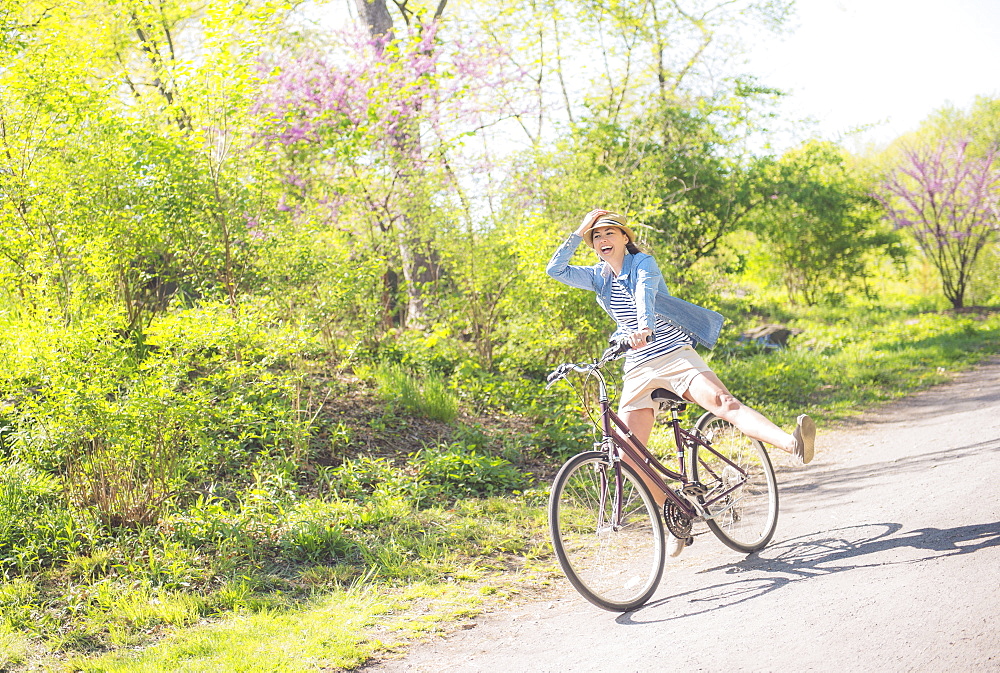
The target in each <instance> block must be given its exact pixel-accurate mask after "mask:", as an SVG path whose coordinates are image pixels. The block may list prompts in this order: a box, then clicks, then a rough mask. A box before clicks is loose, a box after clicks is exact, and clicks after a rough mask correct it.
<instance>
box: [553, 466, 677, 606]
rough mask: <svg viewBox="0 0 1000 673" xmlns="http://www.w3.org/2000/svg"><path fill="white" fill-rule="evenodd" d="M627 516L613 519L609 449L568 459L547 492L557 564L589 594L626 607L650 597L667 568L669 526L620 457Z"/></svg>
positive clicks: (600, 601)
mask: <svg viewBox="0 0 1000 673" xmlns="http://www.w3.org/2000/svg"><path fill="white" fill-rule="evenodd" d="M619 465H620V467H621V476H622V490H621V518H620V521H619V523H617V524H616V523H615V521H616V520H615V491H616V488H615V468H614V466H612V465H611V464H610V463H609V461H608V458H607V456H606V455H605V454H604V453H600V452H597V451H590V452H587V453H581V454H579V455H577V456H574V457H573V458H571V459H569V461H567V462H566V464H565V465H563V467H562V469H561V470H559V474H558V475H556V478H555V482H554V483H553V485H552V493H551V495H550V496H549V530H550V532H551V535H552V546H553V547H554V548H555V552H556V556H557V557H558V558H559V565H560V566H562V569H563V572H564V573H566V577H567V578H568V579H569V581H570V582H571V583H572V584H573V586H574V587H575V588H576V590H577V591H579V592H580V593H581V594H582V595H583V597H584V598H586V599H587V600H588V601H590V602H591V603H593V604H594V605H597V606H598V607H601V608H604V609H605V610H612V611H617V612H625V611H626V610H632V609H634V608H637V607H639V606H640V605H642V604H643V603H645V602H646V601H648V600H649V598H650V596H652V595H653V592H654V591H656V586H657V585H658V584H659V582H660V576H661V575H662V574H663V554H664V540H663V526H662V524H661V522H660V517H659V514H658V509H657V507H656V503H655V502H654V501H653V497H652V496H651V495H650V493H649V490H648V489H647V488H646V486H645V484H644V483H643V482H642V480H641V479H640V478H639V476H638V475H637V474H636V473H635V471H634V470H633V469H632V468H631V467H630V466H628V465H627V464H625V463H624V462H622V463H619Z"/></svg>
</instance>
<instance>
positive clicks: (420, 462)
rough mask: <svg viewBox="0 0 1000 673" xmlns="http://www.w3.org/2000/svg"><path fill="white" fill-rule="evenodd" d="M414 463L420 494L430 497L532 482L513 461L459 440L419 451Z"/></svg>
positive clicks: (505, 488)
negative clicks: (481, 450)
mask: <svg viewBox="0 0 1000 673" xmlns="http://www.w3.org/2000/svg"><path fill="white" fill-rule="evenodd" d="M413 463H414V464H416V465H417V466H418V473H417V479H418V480H419V481H420V483H421V486H422V488H421V489H420V495H421V496H426V497H431V498H444V499H449V500H454V499H457V498H463V497H476V496H490V495H498V494H500V493H507V492H510V491H514V490H520V489H523V488H526V487H527V486H528V484H529V480H528V478H527V477H526V475H524V474H523V473H522V472H521V471H520V470H518V469H517V468H516V467H514V466H513V465H512V464H511V463H510V461H508V460H506V459H504V458H498V457H496V456H490V455H487V454H485V453H482V452H480V451H478V450H477V449H476V448H475V447H474V446H471V447H470V446H468V445H465V444H460V443H458V444H452V445H450V446H442V447H437V448H435V449H429V450H428V449H425V450H423V451H420V452H419V453H417V454H416V455H415V456H414V457H413Z"/></svg>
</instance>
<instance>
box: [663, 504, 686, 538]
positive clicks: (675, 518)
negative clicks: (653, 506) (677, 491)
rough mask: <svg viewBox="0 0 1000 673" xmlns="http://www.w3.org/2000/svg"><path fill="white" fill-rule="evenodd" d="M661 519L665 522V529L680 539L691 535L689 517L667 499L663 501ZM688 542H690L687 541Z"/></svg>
mask: <svg viewBox="0 0 1000 673" xmlns="http://www.w3.org/2000/svg"><path fill="white" fill-rule="evenodd" d="M663 520H664V521H665V522H666V524H667V530H669V531H670V533H671V534H672V535H673V536H674V537H676V538H680V539H681V540H685V539H690V537H691V517H689V516H688V515H687V513H686V512H685V511H684V510H682V509H681V508H680V507H678V506H677V505H675V504H674V503H673V502H670V501H669V500H668V501H667V502H665V503H663ZM688 544H690V542H688Z"/></svg>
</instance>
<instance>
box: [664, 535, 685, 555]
mask: <svg viewBox="0 0 1000 673" xmlns="http://www.w3.org/2000/svg"><path fill="white" fill-rule="evenodd" d="M687 544H688V541H687V540H686V539H684V538H679V537H675V536H674V534H673V533H671V532H670V531H667V556H680V555H681V552H682V551H684V547H686V546H687Z"/></svg>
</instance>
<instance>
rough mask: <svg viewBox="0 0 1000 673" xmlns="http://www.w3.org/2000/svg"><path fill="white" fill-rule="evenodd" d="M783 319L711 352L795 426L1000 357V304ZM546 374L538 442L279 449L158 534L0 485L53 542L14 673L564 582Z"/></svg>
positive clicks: (306, 640) (513, 407)
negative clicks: (292, 456)
mask: <svg viewBox="0 0 1000 673" xmlns="http://www.w3.org/2000/svg"><path fill="white" fill-rule="evenodd" d="M783 317H784V318H785V322H786V323H787V324H789V325H791V326H793V327H796V328H798V329H800V330H802V332H801V333H800V334H799V335H798V336H796V337H795V338H794V339H793V340H792V342H791V345H790V347H789V348H788V349H786V350H783V351H778V352H770V353H760V352H756V351H753V350H752V349H744V348H739V347H736V346H735V345H732V346H730V347H728V348H727V347H725V346H723V347H720V348H719V349H718V350H717V351H715V352H713V353H712V354H711V355H710V356H709V357H710V360H711V364H712V366H713V367H714V368H715V369H716V370H717V371H718V372H719V374H720V376H721V377H722V379H723V381H725V382H726V383H727V384H728V385H729V387H730V388H731V389H732V390H733V392H734V393H735V394H737V396H739V397H741V398H743V399H744V400H745V401H747V402H748V403H750V404H752V405H754V406H756V407H757V408H759V409H761V410H762V411H764V412H765V413H767V414H768V415H770V416H771V417H773V418H774V419H775V420H776V421H778V422H779V423H790V422H791V419H792V418H793V417H794V415H795V414H797V413H801V412H802V411H808V412H810V413H812V414H814V415H816V416H817V417H818V418H819V419H821V420H820V422H821V427H822V424H823V423H824V422H831V421H835V420H837V419H841V418H847V417H849V416H851V415H853V414H856V413H858V412H860V411H863V410H865V409H867V408H869V407H870V406H871V405H873V404H877V403H879V402H882V401H886V400H891V399H894V398H897V397H899V396H902V395H906V394H908V393H911V392H913V391H915V390H917V389H919V388H922V387H926V386H927V385H930V384H933V383H937V382H940V381H943V380H946V379H947V378H949V377H950V376H951V375H953V373H954V372H956V371H959V370H962V369H966V368H968V367H971V366H973V365H974V364H975V363H976V362H978V361H979V360H981V359H982V358H984V357H987V356H989V355H991V354H994V353H997V352H1000V315H996V314H991V315H980V316H976V315H958V316H954V315H949V314H938V313H916V312H907V311H887V310H872V311H867V312H858V311H856V310H855V311H848V310H843V311H832V310H827V311H822V312H821V311H800V312H798V313H788V314H787V315H785V316H783ZM393 376H397V378H396V379H392V378H391V377H390V378H386V379H385V381H386V382H387V385H388V386H390V387H391V386H395V387H394V388H393V389H395V390H397V391H400V390H404V391H405V390H406V388H405V386H407V385H412V386H415V388H413V389H412V390H414V391H416V392H414V393H413V394H414V395H416V396H417V397H419V396H420V394H422V393H421V392H420V391H421V390H422V389H423V390H426V382H425V381H423V380H421V379H417V378H414V377H413V376H411V375H409V374H406V373H405V372H402V370H400V371H399V372H397V373H394V374H393ZM393 380H394V381H395V383H392V381H393ZM407 381H408V382H407ZM523 383H524V382H523V381H522V384H523ZM529 383H530V382H529ZM532 385H536V386H537V384H532ZM532 385H520V386H518V387H514V386H511V387H510V388H509V390H521V391H523V392H521V393H518V394H517V395H512V396H510V397H509V398H508V399H506V400H505V401H506V402H507V403H508V404H509V408H508V409H507V413H514V412H516V411H517V409H518V408H522V409H530V410H531V411H530V412H529V413H530V414H531V416H522V417H518V416H516V415H514V416H512V417H511V418H512V420H515V421H516V420H518V419H520V422H521V423H522V425H520V426H519V427H520V428H521V430H520V432H521V434H519V435H517V434H510V433H508V434H507V435H505V436H504V437H503V438H502V441H500V446H495V445H491V444H490V442H491V441H492V440H491V438H490V435H489V433H487V432H486V431H484V430H476V429H466V430H463V431H462V432H460V433H459V434H457V435H456V436H454V437H452V439H451V441H450V442H449V443H447V444H442V445H437V446H426V447H423V448H422V449H421V450H414V451H413V453H411V454H409V455H406V456H395V457H391V456H373V455H368V454H364V453H362V454H360V455H353V456H352V457H350V458H348V459H346V460H345V461H344V462H342V463H340V464H338V465H327V466H323V465H310V466H308V470H302V471H299V472H296V471H295V470H293V469H291V468H289V467H288V465H287V463H285V462H282V461H281V460H277V459H274V460H272V461H271V462H268V461H266V460H263V459H262V460H260V461H258V462H257V463H255V464H254V465H253V466H252V468H248V471H249V470H250V469H252V471H253V479H252V480H251V481H249V482H248V483H246V484H244V485H243V486H238V485H237V484H228V485H221V484H220V485H218V487H216V486H213V489H216V488H217V491H218V492H217V493H216V492H215V491H212V492H211V493H208V494H206V495H204V496H202V497H200V498H199V499H198V500H197V501H194V502H187V503H185V504H183V506H182V505H180V504H175V505H174V506H172V507H171V508H170V510H169V511H168V512H167V513H166V514H165V515H164V516H163V517H162V518H161V520H160V521H158V522H157V524H156V525H154V526H149V527H145V528H139V529H134V530H121V531H117V532H115V534H114V535H109V534H108V531H104V532H102V530H101V529H100V528H97V527H94V526H95V524H93V522H90V523H87V521H88V520H86V517H83V513H85V511H84V510H77V509H74V508H73V507H71V506H70V505H69V504H67V503H66V502H63V501H62V500H60V499H59V498H58V497H56V496H57V495H58V493H57V490H53V489H54V488H55V486H54V482H52V481H51V480H49V479H47V478H41V477H38V476H37V475H35V473H34V472H31V471H25V468H23V467H19V466H17V465H13V464H12V465H9V466H8V467H7V468H5V469H6V471H5V472H3V473H0V481H3V479H2V477H3V474H6V475H7V476H8V481H7V482H6V486H5V485H4V484H3V483H0V493H6V494H7V496H5V497H8V498H9V499H10V498H14V499H15V500H16V501H17V502H18V503H21V507H22V508H24V507H29V505H30V507H31V508H33V509H31V512H33V514H32V516H31V517H30V520H31V521H33V522H35V523H33V524H32V526H31V527H25V526H23V525H21V523H18V522H17V521H14V520H10V521H7V522H6V524H4V526H6V527H4V526H0V530H6V531H7V533H5V535H7V536H8V537H9V538H10V540H9V541H11V542H12V541H13V540H14V537H16V536H18V535H21V536H30V537H32V539H33V540H35V542H36V543H37V544H36V546H34V547H33V546H31V545H24V544H21V545H19V546H18V547H17V548H20V549H37V550H39V551H37V552H33V553H35V554H36V556H34V557H32V559H27V558H26V560H25V561H24V564H23V565H21V566H8V568H7V571H6V572H7V575H6V578H5V579H3V580H0V615H2V617H0V669H4V670H5V669H11V670H18V669H19V668H25V669H26V668H50V669H60V668H69V669H75V670H87V671H98V670H100V671H114V670H129V671H134V670H149V671H154V670H155V671H160V670H199V671H200V670H220V671H229V670H232V671H238V670H259V669H262V668H263V669H266V670H276V671H300V670H319V669H328V670H337V669H350V668H354V667H357V666H359V665H361V664H362V663H363V662H365V661H366V660H368V659H369V658H370V657H372V656H376V655H380V656H381V655H386V656H391V655H393V654H394V653H398V652H401V651H404V650H405V648H406V644H407V643H408V642H410V641H412V640H413V639H419V638H423V637H426V636H427V635H429V634H435V633H439V632H441V631H442V630H445V629H447V628H448V625H449V624H453V623H454V622H455V621H460V620H463V619H467V618H468V617H469V616H471V615H473V614H475V613H476V612H477V611H478V610H480V609H482V607H483V605H484V604H486V603H487V602H491V601H497V600H504V599H506V598H507V597H508V596H511V595H516V594H517V592H518V591H520V590H521V589H522V588H523V587H534V586H540V585H544V584H545V583H547V582H549V581H553V579H554V578H556V577H557V576H558V573H556V572H555V568H554V560H553V558H552V555H551V551H550V548H549V544H548V539H547V538H548V531H547V527H546V521H545V510H544V504H545V497H546V484H544V483H542V484H541V485H540V486H535V487H533V486H532V484H531V482H530V480H529V479H526V478H525V477H524V474H523V469H524V468H525V464H523V463H520V462H515V463H514V464H511V463H509V462H507V461H506V460H502V459H500V458H499V455H505V456H510V457H511V458H512V459H514V460H515V461H520V460H521V459H522V458H530V459H531V460H534V461H539V460H541V461H544V462H545V464H546V465H547V466H548V469H550V470H551V469H553V468H555V467H556V466H557V465H558V462H559V457H558V456H560V455H565V454H569V453H573V452H576V451H579V450H582V449H586V448H589V441H590V432H589V431H588V430H587V421H586V419H585V418H584V417H583V416H582V415H580V414H579V413H577V412H576V411H575V410H574V411H573V412H572V413H567V412H566V411H565V410H566V408H567V407H566V405H567V403H572V401H573V396H574V394H575V393H573V392H572V391H571V389H570V388H569V387H564V388H563V389H562V390H563V393H562V395H563V397H562V398H559V397H558V396H557V395H556V394H555V393H557V392H558V391H557V389H552V390H550V391H549V392H548V393H546V395H547V397H542V396H541V394H540V393H532V390H533V388H532ZM421 386H423V388H421ZM448 394H449V395H453V394H454V393H451V392H448ZM519 396H522V397H519ZM539 400H544V401H545V404H550V405H552V406H551V408H548V407H541V406H539ZM398 403H400V399H399V398H396V399H395V401H391V402H390V404H398ZM570 406H571V407H573V406H574V405H572V404H570ZM416 409H417V407H414V412H413V413H418V412H417V411H416ZM497 413H500V412H497ZM689 413H690V414H691V415H692V416H694V415H696V414H697V413H699V412H698V410H692V411H691V412H689ZM529 417H530V418H534V419H537V420H535V421H532V422H530V423H528V422H524V419H525V418H529ZM453 422H454V421H453ZM341 423H342V421H341V420H338V421H337V424H336V425H335V426H331V427H335V428H336V429H337V433H339V434H337V437H338V438H340V439H336V438H335V439H336V441H339V442H341V443H342V444H343V446H342V447H341V449H342V450H345V451H346V450H348V449H350V448H351V446H352V442H353V441H354V440H353V439H352V438H353V437H354V436H355V434H356V433H355V430H356V429H351V428H347V427H346V426H343V425H341ZM661 439H662V438H661ZM323 441H326V442H331V441H333V440H332V439H329V438H327V439H324V440H323ZM662 443H663V442H660V444H662ZM533 444H534V445H537V446H542V445H544V447H545V451H546V452H551V453H544V454H543V453H540V452H538V451H532V448H531V447H532V446H533ZM537 446H536V448H537ZM537 464H538V463H537V462H536V465H537ZM26 475H27V476H32V475H35V477H32V478H30V479H29V478H26ZM36 477H37V478H36ZM5 488H6V489H7V490H4V489H5ZM25 511H27V510H25ZM74 517H75V518H74ZM81 517H83V518H81ZM41 522H51V523H50V524H46V525H45V526H42V525H41ZM60 545H62V546H60ZM555 581H558V580H555Z"/></svg>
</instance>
